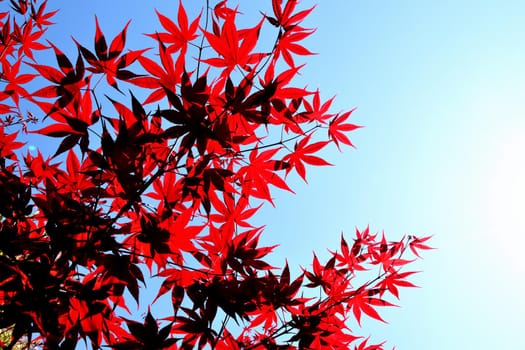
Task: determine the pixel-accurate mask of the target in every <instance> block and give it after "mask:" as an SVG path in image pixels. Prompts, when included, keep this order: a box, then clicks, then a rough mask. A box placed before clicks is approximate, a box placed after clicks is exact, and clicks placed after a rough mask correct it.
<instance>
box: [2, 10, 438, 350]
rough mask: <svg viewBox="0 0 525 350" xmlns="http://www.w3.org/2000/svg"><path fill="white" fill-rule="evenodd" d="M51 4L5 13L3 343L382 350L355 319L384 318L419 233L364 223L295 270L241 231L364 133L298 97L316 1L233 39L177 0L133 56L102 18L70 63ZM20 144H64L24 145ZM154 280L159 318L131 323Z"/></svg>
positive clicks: (235, 21) (256, 231)
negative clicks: (395, 236)
mask: <svg viewBox="0 0 525 350" xmlns="http://www.w3.org/2000/svg"><path fill="white" fill-rule="evenodd" d="M269 1H270V0H269ZM188 3H190V2H189V1H188ZM47 5H48V4H47V2H46V1H45V0H9V1H6V0H3V1H0V6H2V9H1V12H0V62H1V66H2V71H1V72H0V113H1V114H2V122H1V124H0V189H1V200H0V215H1V217H0V328H3V329H5V330H9V331H8V332H7V333H6V332H4V333H3V334H4V336H3V338H2V340H1V341H2V344H1V345H0V346H1V347H2V348H6V349H12V348H14V346H15V344H16V343H17V342H18V341H19V340H20V339H25V341H28V342H34V341H35V340H36V341H37V342H39V343H41V344H43V347H44V348H45V349H75V348H77V346H79V345H82V342H85V344H86V346H88V347H91V348H94V349H98V348H101V347H105V348H112V349H193V348H198V349H202V348H208V349H295V348H297V349H349V348H355V349H383V347H384V345H383V343H381V344H375V345H373V344H372V343H371V342H370V340H369V339H368V338H363V337H362V336H360V335H359V331H358V330H357V331H356V330H355V329H350V328H349V325H348V322H347V321H348V320H350V319H354V320H356V321H357V322H358V323H359V324H360V323H361V320H362V318H363V317H369V318H372V319H376V320H378V321H383V318H382V317H381V316H380V309H381V308H382V307H384V306H391V305H393V304H392V301H393V300H392V297H394V298H398V297H399V288H400V287H413V286H414V285H413V284H412V283H411V282H410V281H409V280H408V279H409V277H410V276H411V275H413V274H414V273H415V272H413V271H407V270H405V266H406V265H407V264H409V263H411V262H412V261H413V260H410V259H411V258H410V257H409V258H407V257H406V255H410V254H412V256H413V258H414V259H417V258H419V257H420V252H421V250H425V249H430V248H429V246H428V245H427V240H428V239H429V237H422V238H417V237H415V236H412V235H409V236H406V237H404V238H402V239H401V240H399V241H387V240H386V238H385V237H384V235H378V234H375V233H372V232H371V231H370V230H369V228H364V229H362V230H356V232H355V237H354V238H353V240H351V241H349V240H348V239H347V238H345V237H344V236H341V239H340V245H339V247H332V249H333V250H331V251H330V252H331V253H330V255H329V258H328V260H327V261H320V259H319V258H318V257H317V256H316V255H314V256H313V258H312V264H311V266H309V267H304V268H302V272H301V273H300V274H299V275H298V276H295V277H293V276H292V273H291V271H290V269H289V267H288V265H287V264H286V265H285V266H281V267H279V266H271V265H270V264H269V263H268V262H267V257H268V255H269V254H270V253H271V252H272V251H273V249H274V248H275V246H262V245H261V244H260V243H259V239H260V236H261V235H262V234H263V228H262V227H254V226H253V223H252V218H253V217H254V216H255V215H256V214H257V212H258V210H259V208H260V207H261V206H262V205H264V204H267V203H270V204H272V205H275V204H276V203H274V199H273V197H272V192H273V191H275V190H286V191H291V188H290V187H289V183H288V182H287V176H293V175H291V174H293V173H295V174H297V175H298V176H299V177H300V178H302V179H304V180H305V181H306V176H307V168H308V166H324V165H328V164H329V163H328V161H327V160H325V159H324V158H323V157H321V156H320V155H319V152H320V151H321V150H322V149H324V148H325V147H333V146H335V147H337V148H339V149H340V148H341V147H343V146H345V145H347V146H352V143H351V141H350V138H349V133H350V132H351V131H354V130H355V129H357V128H358V126H357V125H354V124H352V123H351V122H350V121H349V118H350V116H351V114H352V111H353V110H349V111H345V112H340V113H333V112H330V106H331V103H332V100H333V99H329V100H326V101H322V100H321V95H320V93H319V91H315V90H309V89H307V88H304V87H298V86H295V85H294V78H295V77H296V76H297V75H298V74H299V72H300V71H301V70H302V69H304V68H303V64H302V63H301V62H298V59H302V57H303V56H307V55H310V54H311V52H310V51H309V50H308V49H307V48H305V47H304V46H303V45H302V41H303V40H304V39H305V38H307V37H309V36H310V35H311V34H312V33H313V30H312V29H309V28H304V27H302V22H303V21H304V19H305V18H306V17H307V16H308V15H309V14H310V13H311V11H312V8H309V9H303V8H300V6H299V3H298V1H295V0H272V1H271V11H269V12H267V13H261V14H260V19H259V20H258V21H257V22H256V23H254V24H253V25H252V26H248V27H240V25H239V18H240V17H241V16H242V14H241V12H240V10H239V9H238V8H237V7H236V6H233V5H230V4H229V3H228V2H227V1H217V2H216V3H213V4H212V3H211V1H209V0H207V1H203V8H202V11H201V12H200V14H199V15H198V16H196V17H195V18H189V16H188V12H187V11H186V9H185V7H184V4H183V3H182V2H180V3H179V4H178V6H177V8H178V11H177V13H176V15H175V16H173V15H172V14H163V13H160V12H157V17H158V21H159V24H160V26H159V27H158V28H152V31H151V33H148V34H147V35H146V36H147V38H146V39H147V40H149V44H148V45H149V46H150V47H153V49H151V48H150V49H148V48H138V49H129V48H127V47H126V38H127V32H128V28H129V23H128V24H126V25H125V26H124V28H122V30H121V32H120V33H119V34H118V35H117V36H116V37H115V38H113V39H111V40H110V38H107V37H106V35H105V34H104V31H103V27H104V23H100V22H99V20H98V19H96V18H95V20H94V28H95V30H94V34H93V37H94V44H93V43H82V42H79V41H77V40H76V39H74V43H75V45H76V46H77V48H78V54H76V55H73V56H71V55H70V56H68V55H66V54H65V53H64V52H63V51H62V50H61V48H60V46H61V45H60V44H61V43H57V42H50V41H48V40H47V39H48V38H47V37H46V29H47V28H48V27H49V26H51V25H54V24H53V23H52V21H53V17H54V16H55V14H56V10H50V9H48V7H47ZM64 6H66V5H65V4H64ZM186 6H187V5H186ZM56 25H60V24H56ZM262 32H264V36H263V35H261V33H262ZM267 38H271V40H270V41H268V40H266V39H267ZM44 54H48V55H49V54H51V55H53V56H54V58H56V64H51V63H46V62H47V61H46V60H39V59H37V58H38V57H40V55H44ZM35 87H36V88H35ZM125 91H129V92H125ZM24 134H30V135H34V134H39V135H40V137H45V138H47V139H49V140H51V141H49V144H53V141H56V142H55V143H54V144H55V148H54V149H53V151H52V152H51V153H50V154H42V153H41V152H40V151H38V152H29V151H24V148H23V146H24V143H23V142H22V141H21V138H22V136H23V137H25V138H26V139H27V136H24ZM32 137H36V136H32ZM46 142H48V141H46ZM276 243H278V242H276ZM368 271H369V272H368ZM367 273H368V274H369V278H367V277H366V276H367V275H366V274H367ZM152 276H155V277H156V278H159V279H161V281H162V283H160V286H159V288H158V291H157V293H156V297H155V298H154V300H151V301H150V302H151V305H154V303H156V302H161V301H160V300H165V299H166V298H165V297H166V296H168V297H170V298H171V302H170V303H169V312H168V313H166V314H164V315H154V312H152V311H148V312H147V314H146V316H145V317H143V318H141V317H139V316H137V315H136V312H134V310H136V309H137V304H136V303H138V301H139V299H140V298H141V296H142V293H143V290H144V287H145V286H149V285H150V281H151V277H152ZM356 281H359V282H356ZM362 281H365V282H362ZM159 298H160V299H159ZM148 310H149V309H148ZM5 334H8V335H9V336H7V338H9V339H5V338H6V336H5ZM79 341H80V343H79Z"/></svg>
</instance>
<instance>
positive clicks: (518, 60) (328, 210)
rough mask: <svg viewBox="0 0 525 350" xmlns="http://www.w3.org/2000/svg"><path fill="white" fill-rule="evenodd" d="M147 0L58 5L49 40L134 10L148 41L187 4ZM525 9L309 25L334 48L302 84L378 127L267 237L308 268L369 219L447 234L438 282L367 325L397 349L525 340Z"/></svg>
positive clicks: (312, 61) (281, 255)
mask: <svg viewBox="0 0 525 350" xmlns="http://www.w3.org/2000/svg"><path fill="white" fill-rule="evenodd" d="M187 3H189V2H187ZM192 3H193V4H197V3H198V4H199V6H195V9H194V11H199V10H200V7H201V6H200V4H201V2H197V1H192ZM145 4H146V2H143V1H123V0H118V1H117V0H114V1H111V2H109V1H100V0H92V1H89V2H87V1H83V2H67V3H65V2H62V3H60V4H57V2H56V1H51V2H50V6H62V12H61V13H60V14H59V15H58V16H57V17H56V21H57V23H58V24H57V25H56V26H55V27H54V28H52V29H51V30H50V31H49V35H50V36H51V37H52V38H56V40H54V41H55V42H57V43H63V46H62V45H59V46H60V47H61V48H63V49H64V50H65V51H67V50H68V47H69V49H70V50H72V49H73V47H74V46H73V43H72V41H71V40H70V39H69V37H70V35H73V36H74V37H75V38H76V39H77V40H79V41H80V42H81V43H84V44H86V45H87V46H88V47H91V45H92V42H93V35H94V19H93V15H94V13H97V14H98V17H99V20H100V24H101V26H102V29H103V30H104V32H105V33H107V36H108V37H111V38H112V37H113V36H114V35H115V34H117V32H118V31H120V29H121V28H122V27H123V25H124V24H125V23H126V21H127V20H128V19H130V18H131V19H133V21H132V24H131V27H130V30H129V34H128V35H129V40H130V45H129V47H130V48H140V47H141V46H143V45H144V44H143V42H142V40H144V39H142V37H140V36H139V34H140V33H144V32H152V31H153V30H154V29H152V27H151V25H152V24H154V25H155V26H156V27H155V28H159V27H158V24H157V22H156V20H155V14H154V12H153V8H154V7H156V8H158V9H159V10H160V11H161V12H163V13H164V14H166V15H170V14H171V15H172V16H175V13H176V12H175V8H176V4H177V2H176V1H151V2H148V5H145ZM244 4H248V5H250V6H252V8H257V6H258V5H259V4H261V5H262V6H265V7H268V4H269V0H268V1H256V2H248V1H241V9H245V10H244V12H245V13H246V15H247V16H249V13H250V12H249V8H247V7H245V6H244ZM313 4H314V2H312V1H303V2H302V3H301V6H303V7H304V8H307V7H310V6H311V5H313ZM524 15H525V4H524V3H523V2H522V1H510V0H501V1H497V2H496V1H489V0H478V1H471V0H461V1H457V0H456V1H452V0H448V1H447V0H445V1H439V2H437V1H427V0H423V1H408V0H398V1H395V2H394V1H377V0H350V1H349V0H344V1H343V0H332V1H324V2H320V3H319V4H318V5H317V8H316V10H315V11H314V12H313V14H312V15H311V16H310V18H309V19H308V21H307V22H306V26H310V27H317V31H316V33H315V34H314V35H313V36H312V37H311V38H310V39H308V41H307V46H308V47H309V48H310V49H311V50H312V51H315V52H317V53H318V54H317V55H315V56H310V57H307V58H306V59H305V60H304V62H306V63H307V66H306V68H305V69H304V70H303V72H302V77H301V79H300V80H298V84H299V85H308V87H310V88H312V89H315V88H319V89H320V90H321V92H322V95H323V96H324V97H325V98H329V97H331V96H332V95H337V98H336V100H335V102H334V105H333V111H334V112H337V111H341V110H347V109H349V108H352V107H357V110H356V112H355V113H354V115H353V121H354V122H355V123H358V124H361V125H364V126H366V127H365V128H363V129H360V130H358V131H355V132H354V134H353V138H352V140H353V142H354V144H355V145H356V146H357V149H356V150H354V149H345V150H344V152H343V153H342V154H340V153H338V152H337V151H336V150H334V149H332V150H330V151H326V152H325V153H324V155H325V156H326V158H327V159H328V160H329V161H330V162H332V163H333V164H335V166H334V167H325V168H319V169H310V170H309V171H308V181H309V184H308V185H305V184H302V183H300V182H299V181H296V180H295V179H291V180H292V182H294V189H295V191H296V193H297V194H296V195H291V194H288V193H276V198H277V202H276V203H277V208H276V209H273V208H271V207H266V208H264V209H263V210H262V211H261V213H260V215H259V217H258V218H257V219H256V220H257V223H260V224H266V226H267V229H266V233H265V234H266V236H264V237H265V238H264V239H265V242H266V243H268V244H273V243H276V242H278V243H281V246H280V248H279V249H278V250H277V251H276V255H275V256H274V259H275V261H276V262H277V263H283V262H284V259H285V258H287V259H288V261H289V263H290V265H295V266H298V265H307V264H309V262H311V256H312V251H313V250H316V251H317V252H320V253H322V252H323V251H326V249H328V248H333V249H335V248H336V247H337V246H338V243H339V237H340V233H341V231H344V232H345V233H346V236H347V237H348V238H351V236H352V234H353V231H354V228H355V227H356V226H357V227H359V228H364V227H366V226H367V225H370V227H371V229H372V230H374V231H381V230H384V231H385V233H386V235H387V237H389V238H391V239H395V238H399V237H400V236H402V235H403V234H405V233H406V234H415V235H421V236H424V235H430V234H433V235H435V236H434V238H433V241H432V245H434V246H435V247H437V248H438V250H434V251H431V252H428V253H426V254H425V259H424V260H423V261H422V262H419V263H418V264H417V266H416V267H415V268H416V269H418V270H423V271H424V272H423V273H421V274H420V275H418V276H417V277H416V278H414V281H415V282H416V283H417V284H418V285H419V286H421V287H422V288H419V289H412V290H405V291H403V292H402V293H401V301H400V302H399V305H401V307H400V308H395V309H391V310H388V311H386V312H383V313H382V315H384V317H385V319H386V320H387V321H388V322H389V324H388V325H381V324H377V323H375V322H373V323H372V322H370V323H368V322H367V323H365V324H364V327H363V329H362V330H357V329H356V331H357V332H361V333H362V334H364V335H368V334H372V335H373V339H375V340H383V339H386V340H388V343H389V344H391V345H397V349H428V350H442V349H491V348H499V349H519V348H525V338H524V337H523V336H521V333H522V326H523V323H524V316H523V315H525V301H524V299H523V295H525V283H524V282H523V281H522V278H523V276H524V273H525V262H524V261H523V258H522V256H523V253H522V251H523V247H524V245H525V224H524V218H525V213H523V211H524V209H525V203H524V201H525V164H524V159H525V158H524V155H523V153H524V152H525V89H524V88H523V86H524V82H525V66H524V62H525V43H524V39H523V38H524V34H525V22H524V21H523V17H524ZM137 38H138V39H137ZM147 43H148V45H151V42H150V41H147Z"/></svg>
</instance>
